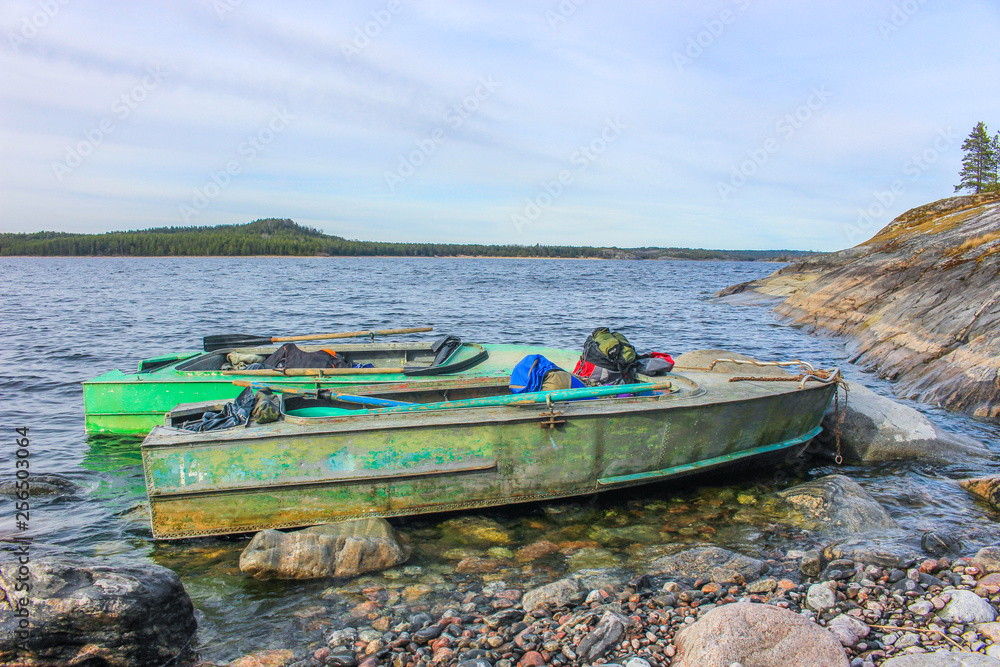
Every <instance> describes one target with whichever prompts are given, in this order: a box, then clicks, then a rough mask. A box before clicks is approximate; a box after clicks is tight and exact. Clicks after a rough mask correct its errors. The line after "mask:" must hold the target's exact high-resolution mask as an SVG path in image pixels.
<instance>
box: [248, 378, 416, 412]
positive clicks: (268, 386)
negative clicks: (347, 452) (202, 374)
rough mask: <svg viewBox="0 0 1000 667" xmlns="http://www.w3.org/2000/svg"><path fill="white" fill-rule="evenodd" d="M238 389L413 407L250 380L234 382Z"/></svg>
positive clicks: (389, 401) (367, 403) (331, 391)
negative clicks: (266, 390)
mask: <svg viewBox="0 0 1000 667" xmlns="http://www.w3.org/2000/svg"><path fill="white" fill-rule="evenodd" d="M233 384H235V385H236V386H237V387H250V388H251V389H253V390H254V391H260V390H261V389H269V390H270V391H276V392H278V393H279V394H297V395H299V396H315V397H316V398H322V399H324V400H328V401H345V402H347V403H359V404H361V405H375V406H378V407H380V408H388V407H398V406H400V405H413V403H407V402H406V401H392V400H389V399H388V398H375V397H373V396H355V395H353V394H339V393H337V392H335V391H333V390H331V389H319V390H317V389H312V390H310V389H297V388H293V387H279V386H277V385H273V384H268V383H266V382H251V381H248V380H233Z"/></svg>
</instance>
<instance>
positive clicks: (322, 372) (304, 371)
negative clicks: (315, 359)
mask: <svg viewBox="0 0 1000 667" xmlns="http://www.w3.org/2000/svg"><path fill="white" fill-rule="evenodd" d="M220 372H221V373H222V374H223V375H259V376H262V377H282V376H285V377H311V376H322V377H326V376H328V375H380V374H384V373H402V372H403V369H402V367H396V368H286V369H284V370H280V371H279V370H275V369H273V368H258V369H257V370H252V371H249V370H243V371H220Z"/></svg>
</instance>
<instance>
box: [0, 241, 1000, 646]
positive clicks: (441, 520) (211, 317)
mask: <svg viewBox="0 0 1000 667" xmlns="http://www.w3.org/2000/svg"><path fill="white" fill-rule="evenodd" d="M777 268H778V265H775V264H766V263H753V262H683V261H660V262H598V261H561V260H516V259H512V260H480V259H417V258H414V259H378V258H358V259H339V258H332V259H331V258H294V259H283V258H247V259H243V258H240V259H220V258H157V259H115V258H109V259H63V258H58V259H56V258H53V259H22V258H12V259H0V277H2V280H0V311H2V312H0V334H2V338H0V339H2V340H3V346H2V349H0V389H2V390H3V391H2V393H0V396H2V397H3V399H2V400H3V404H2V406H3V407H2V408H0V432H3V433H4V434H5V437H6V436H9V437H8V438H7V439H8V440H11V441H12V440H13V430H14V429H15V428H17V427H20V426H28V427H29V428H30V429H31V430H30V435H31V439H32V451H33V456H32V459H31V465H32V472H33V473H34V474H43V473H58V474H61V475H64V476H66V477H69V478H70V479H72V480H74V481H76V482H77V483H79V484H80V485H82V487H83V488H84V492H83V493H81V494H78V495H77V496H75V497H70V498H63V499H56V500H51V499H50V500H46V499H42V498H36V499H34V500H33V512H32V515H31V530H32V533H33V535H34V536H35V538H36V544H38V551H39V552H41V551H43V550H44V551H46V552H52V553H62V554H65V555H73V554H78V555H81V556H104V557H109V558H114V559H118V560H122V561H127V562H130V563H136V562H139V563H141V562H156V563H159V564H161V565H164V566H166V567H170V568H172V569H174V570H176V571H177V572H178V573H180V574H181V576H182V579H183V580H184V583H185V586H186V587H187V589H188V591H189V593H190V594H191V597H192V599H193V600H194V602H195V606H196V607H197V608H198V613H199V622H200V630H199V637H198V646H199V650H200V651H201V653H202V655H203V657H205V658H207V659H212V660H220V661H221V660H226V659H232V658H234V657H237V656H239V655H242V654H244V653H246V652H249V651H252V650H258V649H262V648H268V647H277V646H291V647H295V646H301V645H303V644H304V643H305V642H308V641H311V640H312V639H315V638H316V637H317V636H318V635H319V634H321V632H322V629H323V628H324V627H329V626H330V624H334V625H335V624H336V623H338V622H339V620H338V619H339V618H340V616H341V614H342V612H344V611H345V610H346V609H349V608H350V607H351V606H353V604H357V600H355V599H353V598H351V595H354V594H356V593H357V592H358V591H359V590H360V587H361V586H363V585H366V584H367V585H372V584H374V585H380V586H387V587H390V588H393V589H400V588H401V587H403V586H406V585H409V584H413V583H429V584H430V585H432V586H433V587H434V588H435V593H434V594H431V595H430V596H429V597H428V599H427V600H426V601H425V602H427V604H434V603H435V599H436V598H435V595H438V596H439V597H440V604H445V603H446V602H447V601H448V600H449V599H450V598H449V597H448V596H449V595H452V596H453V595H457V593H456V592H455V591H454V590H453V589H454V587H455V586H456V585H458V584H456V583H455V582H456V581H460V580H461V579H462V578H461V577H459V578H458V579H457V580H456V578H455V577H453V576H451V573H452V571H453V566H454V563H455V561H454V560H453V557H454V554H450V555H446V552H447V551H448V549H453V548H455V547H456V546H463V545H461V544H459V543H458V542H455V541H454V535H453V534H452V532H451V531H450V528H449V525H450V524H447V523H446V522H447V521H448V520H449V519H452V518H454V517H453V516H450V517H432V518H428V519H424V518H416V519H410V520H407V521H405V522H400V524H399V527H400V529H401V530H402V531H403V532H404V533H405V534H407V536H408V537H409V538H410V539H411V540H412V541H413V542H414V544H415V545H416V547H417V548H416V553H415V556H414V558H413V559H412V560H411V564H412V565H415V566H416V567H417V568H419V569H413V570H406V569H401V570H400V571H396V572H391V573H388V574H385V575H377V576H375V577H366V578H365V579H364V580H363V581H361V582H353V583H352V584H349V585H348V586H347V587H346V588H345V589H341V590H340V591H339V592H338V593H337V594H336V595H334V594H333V593H332V592H330V591H329V590H328V589H330V586H331V582H305V583H295V582H269V583H267V582H257V581H253V580H250V579H247V578H245V577H243V576H242V575H241V574H240V573H239V569H238V558H239V553H240V551H241V549H242V548H243V546H245V544H246V542H245V540H242V539H235V538H234V539H202V540H189V541H183V542H174V543H163V544H157V543H154V542H153V541H152V539H151V537H150V531H149V526H148V520H147V517H146V514H145V507H144V504H143V503H144V501H145V492H144V487H143V481H142V470H141V462H140V458H139V454H138V441H139V440H138V439H134V438H96V437H91V438H88V437H87V436H86V435H85V434H84V431H83V400H82V393H81V389H80V382H81V381H83V380H86V379H88V378H91V377H94V376H96V375H99V374H100V373H103V372H105V371H107V370H110V369H112V368H120V369H123V370H131V369H134V368H135V367H136V364H137V363H138V361H139V360H140V359H143V358H146V357H153V356H157V355H160V354H165V353H169V352H175V351H179V350H185V349H198V348H199V347H200V344H201V338H202V336H204V335H206V334H210V333H223V332H239V333H251V334H274V335H280V334H300V333H310V332H318V331H338V330H353V329H364V328H389V327H395V326H421V325H428V324H429V325H433V326H434V327H435V335H437V334H440V335H444V334H446V333H454V334H457V335H460V336H462V337H463V338H465V339H466V340H470V341H481V342H496V343H533V344H544V345H551V346H556V347H567V348H571V349H579V348H580V346H581V345H582V343H583V339H584V338H585V337H586V335H587V333H588V332H589V331H590V330H591V329H593V328H594V327H595V326H601V325H608V326H611V327H612V328H615V329H617V330H620V331H623V332H624V333H626V334H627V335H628V336H629V338H630V340H631V341H632V342H633V343H635V345H636V346H637V347H638V348H640V350H644V349H650V348H652V349H657V350H661V351H666V352H671V353H680V352H684V351H687V350H692V349H699V348H724V349H731V350H736V351H741V352H744V353H747V354H750V355H752V356H755V357H757V358H764V359H790V358H796V357H797V358H802V359H806V360H809V361H811V362H814V363H816V364H817V365H821V366H825V367H829V366H833V365H839V366H841V367H843V368H844V370H845V372H846V374H847V376H848V377H849V378H850V379H852V380H856V381H860V382H863V383H864V384H866V385H868V386H870V387H872V388H873V389H875V390H876V391H879V392H881V393H885V394H887V395H888V394H891V392H890V390H889V387H888V385H887V384H886V383H884V382H883V381H881V380H879V379H878V378H876V377H874V376H872V375H869V374H863V373H861V372H860V371H859V370H858V369H855V368H853V367H851V366H849V365H847V364H846V362H845V356H846V355H845V354H844V351H843V345H842V343H841V342H839V341H838V340H836V339H832V338H824V337H819V336H812V335H808V334H805V333H803V332H801V331H799V330H797V329H794V328H790V327H787V326H783V325H781V324H780V323H778V322H776V321H775V319H774V318H773V316H772V315H771V313H770V311H769V310H768V309H767V308H763V307H760V306H754V305H733V304H724V303H718V302H716V301H713V300H712V298H711V297H712V295H713V294H714V293H715V292H716V291H718V290H719V289H721V288H723V287H726V286H728V285H731V284H734V283H738V282H742V281H745V280H752V279H755V278H759V277H762V276H764V275H767V274H769V273H771V272H772V271H774V270H776V269H777ZM911 405H914V407H917V408H918V409H921V410H923V411H924V412H926V413H927V414H929V415H930V417H931V418H932V419H934V420H935V421H936V422H937V423H938V424H939V425H941V426H942V427H943V428H945V429H947V430H951V431H955V432H961V433H966V434H969V435H972V436H974V437H978V438H980V439H982V440H984V441H986V442H987V443H988V444H989V445H990V446H991V448H993V449H995V450H998V451H1000V427H998V426H997V425H996V424H993V423H983V422H977V421H974V420H972V419H969V418H966V417H962V416H959V415H952V414H949V413H946V412H944V411H942V410H940V409H936V408H932V407H928V406H921V405H916V404H911ZM0 451H3V453H2V455H0V462H2V468H0V478H7V477H9V476H10V475H11V474H12V472H13V463H12V456H11V454H12V450H11V449H4V450H0ZM993 466H994V464H993V463H992V462H990V461H980V460H977V461H955V462H954V463H951V464H949V465H934V464H929V463H914V462H906V463H895V464H884V465H880V466H873V467H866V468H862V467H850V466H848V467H844V468H835V467H834V466H832V465H831V466H824V467H820V468H814V469H813V470H811V471H808V472H806V473H804V474H806V475H808V476H818V475H822V474H829V473H831V472H835V471H836V472H844V473H846V474H849V475H851V476H852V477H854V478H855V479H857V480H858V481H859V482H860V483H861V484H862V485H863V486H864V487H865V488H866V489H867V490H868V491H869V492H870V493H872V494H873V495H875V496H876V497H877V498H878V499H879V500H880V501H881V502H882V503H883V504H884V505H885V506H886V507H887V509H888V510H889V512H890V513H891V514H892V515H893V517H894V518H895V519H896V520H897V521H898V522H899V523H900V524H901V525H902V526H903V528H904V529H906V530H907V531H912V532H913V533H914V534H916V533H918V532H919V531H924V530H930V529H935V530H944V531H947V532H951V533H954V534H957V535H959V536H961V537H962V539H963V540H964V541H965V543H966V546H967V550H970V551H971V550H974V549H975V548H978V547H979V546H982V545H984V544H987V543H993V542H996V541H997V540H1000V530H998V529H997V527H996V526H997V524H995V523H994V521H995V520H996V519H997V518H998V517H995V516H993V515H992V513H991V512H990V511H989V510H987V509H986V508H985V507H984V506H982V505H979V504H976V503H975V502H973V501H972V500H971V499H969V498H968V497H967V496H966V495H965V493H964V492H962V491H961V490H960V489H958V487H957V486H956V485H955V484H954V483H953V482H952V481H950V480H954V479H958V478H961V477H964V476H970V475H980V474H987V473H990V472H993V471H992V468H993ZM793 472H794V471H793ZM775 482H776V478H775V476H774V473H773V471H766V470H765V471H756V472H745V473H728V474H727V475H726V476H722V477H716V478H713V479H711V480H703V481H701V482H699V483H700V484H703V485H707V486H708V487H709V489H708V490H707V491H704V490H699V488H698V487H697V486H692V485H690V484H689V485H687V486H678V485H677V484H676V483H675V484H672V485H659V486H654V487H643V488H642V490H641V491H636V492H633V493H622V494H615V495H608V496H606V497H605V496H602V497H601V498H600V499H598V500H597V501H596V502H595V501H589V502H584V503H577V502H567V503H558V504H553V505H549V506H545V507H534V506H530V507H528V508H520V509H517V510H509V509H508V510H504V509H500V510H494V511H488V512H479V513H475V516H476V517H485V518H487V519H490V520H495V521H496V522H498V523H499V525H501V526H503V527H504V528H505V529H506V530H508V531H509V533H510V535H511V540H512V541H511V544H510V545H508V546H509V547H510V548H511V549H516V548H517V547H518V546H522V545H523V544H527V543H529V542H531V541H533V540H536V539H539V538H543V537H544V538H546V539H553V540H557V539H560V538H561V539H564V540H571V539H589V537H588V536H590V535H591V532H592V530H593V529H594V528H595V527H596V528H597V529H601V530H605V531H608V530H619V531H621V532H622V534H623V535H624V534H626V533H627V534H628V535H629V537H628V538H627V539H626V538H625V537H622V538H621V539H608V538H607V532H605V533H601V534H600V536H601V538H602V539H601V540H599V541H601V546H602V547H603V548H604V549H605V551H606V552H607V553H609V554H610V555H611V557H612V561H611V562H618V563H622V564H627V563H628V562H629V559H630V558H633V557H635V556H636V555H637V554H640V553H641V552H643V550H644V549H652V548H657V547H656V545H657V544H659V543H673V544H679V543H685V542H696V541H699V540H704V541H712V542H715V543H718V544H720V545H723V546H730V547H735V548H738V549H740V550H743V551H745V552H748V553H757V554H767V553H778V552H781V551H782V550H787V549H789V548H792V547H795V546H797V545H798V540H799V539H800V536H797V535H795V534H793V533H789V532H787V531H784V532H783V531H781V530H777V529H773V528H771V527H768V526H767V525H764V519H763V518H761V517H756V518H754V517H750V518H747V516H746V509H745V508H741V506H740V504H739V503H738V502H737V501H736V494H735V491H749V492H751V493H756V494H757V495H758V496H762V494H763V493H764V492H766V491H767V490H769V489H772V488H774V486H775ZM4 507H5V510H4V512H3V515H2V516H0V531H2V533H0V534H2V535H9V534H10V533H11V532H12V529H13V520H14V517H13V516H12V514H13V513H12V511H11V509H12V508H11V506H10V505H9V504H5V505H4ZM637 526H638V528H636V527H637ZM692 526H708V529H707V530H703V531H701V532H699V530H697V529H695V528H692ZM588 531H590V532H588ZM629 531H631V532H629ZM650 535H652V537H650ZM465 546H468V545H465ZM595 554H596V555H595V557H604V556H602V555H601V554H599V553H597V552H595ZM579 564H580V563H576V564H573V563H570V562H568V561H567V562H564V561H561V560H557V561H556V562H548V563H547V564H546V565H544V566H537V567H531V568H521V567H518V568H511V569H509V570H508V571H506V572H502V573H501V574H502V575H503V576H505V577H507V578H508V580H511V579H513V580H515V581H517V580H521V583H522V584H525V585H526V584H529V583H531V582H533V581H538V582H540V581H544V580H549V579H552V578H554V577H555V576H558V575H559V573H560V572H561V571H563V570H565V569H566V568H569V567H575V566H577V565H579ZM358 599H360V598H358Z"/></svg>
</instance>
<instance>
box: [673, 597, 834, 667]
mask: <svg viewBox="0 0 1000 667" xmlns="http://www.w3.org/2000/svg"><path fill="white" fill-rule="evenodd" d="M676 644H677V650H678V654H677V658H676V660H675V662H672V663H671V664H672V665H675V667H731V665H733V664H739V665H742V667H789V665H795V667H848V665H849V664H850V663H849V661H848V660H847V654H846V653H844V649H843V647H842V646H841V643H840V640H839V639H837V638H836V637H835V636H834V635H833V633H831V632H830V631H828V630H826V629H824V628H821V627H820V626H818V625H816V624H815V623H813V622H812V621H810V620H808V619H806V618H803V617H802V616H800V615H798V614H796V613H794V612H791V611H788V610H787V609H781V608H779V607H773V606H771V605H765V604H750V603H743V602H741V603H737V604H727V605H724V606H722V607H716V608H715V609H712V610H711V611H709V612H708V613H707V614H705V615H704V616H702V617H701V618H700V619H699V620H698V621H697V622H696V623H694V624H693V625H691V626H689V627H687V628H685V629H684V630H683V631H681V632H680V633H679V634H678V636H677V639H676Z"/></svg>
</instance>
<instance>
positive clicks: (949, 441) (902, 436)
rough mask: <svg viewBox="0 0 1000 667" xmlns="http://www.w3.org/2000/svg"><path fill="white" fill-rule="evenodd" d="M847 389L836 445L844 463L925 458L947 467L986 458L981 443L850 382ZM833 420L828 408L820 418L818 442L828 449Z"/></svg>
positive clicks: (833, 440)
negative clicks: (968, 457) (946, 428)
mask: <svg viewBox="0 0 1000 667" xmlns="http://www.w3.org/2000/svg"><path fill="white" fill-rule="evenodd" d="M847 386H848V394H847V395H848V399H847V407H846V409H845V413H844V421H843V423H842V424H841V426H840V446H841V452H842V453H843V455H844V458H846V459H848V460H851V461H859V462H861V463H878V462H881V461H898V460H907V459H929V460H933V461H941V462H946V463H950V462H953V461H955V460H957V459H961V458H962V457H966V456H973V455H977V456H988V455H989V453H990V452H989V449H987V447H986V445H984V444H983V443H981V442H980V441H978V440H976V439H975V438H970V437H968V436H965V435H957V434H955V433H949V432H947V431H944V430H942V429H940V428H938V427H937V426H936V425H935V424H934V423H933V422H932V421H931V420H930V419H928V418H927V417H926V416H924V415H923V414H921V413H920V412H917V411H916V410H914V409H913V408H911V407H909V406H906V405H903V404H902V403H898V402H896V401H894V400H892V399H891V398H886V397H885V396H881V395H879V394H876V393H875V392H874V391H872V390H871V389H869V388H868V387H865V386H864V385H861V384H858V383H856V382H848V383H847ZM841 405H843V397H841ZM837 420H838V417H837V414H836V413H835V412H834V410H833V408H832V407H831V409H830V411H828V412H827V413H826V415H825V416H824V417H823V429H824V433H823V437H822V440H823V442H824V443H825V444H827V446H828V447H832V446H833V445H834V443H835V436H834V433H835V430H836V428H837ZM831 451H832V449H831Z"/></svg>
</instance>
